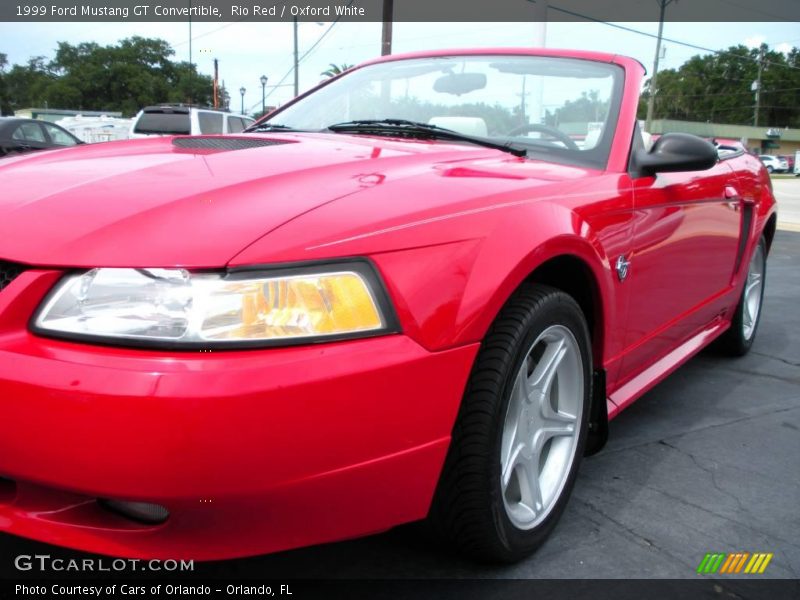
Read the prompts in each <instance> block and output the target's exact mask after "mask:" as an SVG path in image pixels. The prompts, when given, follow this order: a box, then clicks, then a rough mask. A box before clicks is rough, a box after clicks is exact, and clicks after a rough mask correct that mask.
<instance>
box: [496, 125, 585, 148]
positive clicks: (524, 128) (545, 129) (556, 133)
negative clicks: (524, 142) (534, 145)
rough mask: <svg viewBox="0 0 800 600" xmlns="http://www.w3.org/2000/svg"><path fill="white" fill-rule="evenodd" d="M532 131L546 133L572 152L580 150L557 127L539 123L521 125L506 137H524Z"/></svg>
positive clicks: (573, 141)
mask: <svg viewBox="0 0 800 600" xmlns="http://www.w3.org/2000/svg"><path fill="white" fill-rule="evenodd" d="M531 131H538V132H539V133H544V134H547V135H549V136H550V137H554V138H556V139H557V140H558V141H559V142H563V144H564V145H565V146H566V147H567V148H568V149H570V150H578V151H580V148H578V144H576V143H575V140H573V139H572V138H571V137H569V136H568V135H567V134H566V133H564V132H563V131H561V130H560V129H556V128H555V127H550V126H549V125H541V124H539V123H528V124H527V125H520V126H519V127H515V128H514V129H512V130H511V131H509V132H508V133H507V134H506V135H508V136H514V135H522V134H523V133H529V132H531Z"/></svg>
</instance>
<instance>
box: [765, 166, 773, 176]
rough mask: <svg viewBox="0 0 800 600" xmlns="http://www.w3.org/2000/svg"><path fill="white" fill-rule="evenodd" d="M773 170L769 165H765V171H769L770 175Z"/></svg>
mask: <svg viewBox="0 0 800 600" xmlns="http://www.w3.org/2000/svg"><path fill="white" fill-rule="evenodd" d="M773 170H774V169H773V168H772V167H771V166H767V173H769V174H770V175H772V171H773Z"/></svg>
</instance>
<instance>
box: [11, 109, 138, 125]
mask: <svg viewBox="0 0 800 600" xmlns="http://www.w3.org/2000/svg"><path fill="white" fill-rule="evenodd" d="M78 115H81V116H84V117H102V116H103V115H105V116H107V117H121V116H122V113H121V112H113V111H111V112H109V111H107V110H67V109H63V108H21V109H20V110H15V111H14V116H15V117H23V118H25V119H39V120H40V121H49V122H50V123H55V122H56V121H59V120H61V119H64V118H66V117H77V116H78Z"/></svg>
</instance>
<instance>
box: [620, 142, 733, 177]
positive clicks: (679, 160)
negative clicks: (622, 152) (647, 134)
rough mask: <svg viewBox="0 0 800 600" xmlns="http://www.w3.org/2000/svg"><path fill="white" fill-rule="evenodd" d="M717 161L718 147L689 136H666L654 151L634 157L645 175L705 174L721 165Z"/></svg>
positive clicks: (642, 152) (657, 143)
mask: <svg viewBox="0 0 800 600" xmlns="http://www.w3.org/2000/svg"><path fill="white" fill-rule="evenodd" d="M717 160H719V156H718V155H717V149H716V148H715V147H714V144H712V143H711V142H709V141H707V140H704V139H703V138H699V137H697V136H696V135H690V134H688V133H665V134H664V135H662V136H661V137H660V138H658V139H657V140H656V143H655V144H653V147H652V148H651V149H650V152H647V151H646V150H644V149H640V150H637V151H636V154H635V155H634V163H635V167H636V170H637V171H638V172H639V173H641V174H643V175H654V174H656V173H672V172H675V171H705V170H706V169H710V168H711V167H713V166H714V165H715V164H717Z"/></svg>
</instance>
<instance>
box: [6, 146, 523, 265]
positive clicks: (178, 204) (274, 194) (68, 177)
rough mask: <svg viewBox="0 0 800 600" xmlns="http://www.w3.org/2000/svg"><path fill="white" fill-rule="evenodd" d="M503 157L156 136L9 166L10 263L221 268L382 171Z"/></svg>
mask: <svg viewBox="0 0 800 600" xmlns="http://www.w3.org/2000/svg"><path fill="white" fill-rule="evenodd" d="M174 139H175V140H180V139H183V140H184V141H185V140H198V139H200V140H203V139H205V140H206V141H208V140H212V141H213V140H216V141H218V142H220V143H221V144H225V143H226V140H231V139H234V140H236V139H239V140H242V139H243V140H248V141H250V142H259V143H260V142H267V141H269V140H272V141H275V142H284V143H276V144H272V145H263V146H257V147H251V148H245V149H235V150H232V151H231V150H229V149H228V150H226V149H224V148H223V149H220V148H199V149H198V148H180V147H177V146H176V145H175V144H174V141H173V140H174ZM498 154H499V153H498V152H497V151H494V150H487V149H483V148H475V147H474V146H465V145H455V144H439V143H426V142H419V143H412V142H399V141H392V140H382V139H376V138H355V137H350V136H332V135H316V134H305V135H269V136H266V135H265V136H251V135H248V136H246V137H243V138H242V137H240V138H152V139H146V140H136V141H125V142H111V143H107V144H99V145H94V146H91V145H89V146H82V147H79V148H74V149H69V150H61V151H53V152H44V153H40V154H35V155H28V156H24V157H19V158H11V159H4V160H2V161H0V182H2V190H3V191H2V195H0V214H2V219H0V259H3V260H8V261H14V262H22V263H26V264H31V265H42V266H45V265H47V266H71V267H94V266H109V267H162V266H185V267H189V268H203V267H221V266H224V265H225V264H227V262H228V261H229V260H230V259H231V258H232V257H234V256H235V255H236V254H238V253H239V252H240V251H241V250H243V249H244V248H245V247H247V246H248V245H249V244H251V243H252V242H254V241H255V240H257V239H259V238H260V237H262V236H263V235H265V234H267V233H269V232H270V231H272V230H274V229H275V228H277V227H279V226H281V225H282V224H284V223H286V222H288V221H290V220H292V219H294V218H296V217H298V216H300V215H302V214H304V213H306V212H308V211H311V210H313V209H315V208H317V207H319V206H321V205H323V204H326V203H329V202H332V201H335V200H337V199H340V198H343V197H345V196H348V195H351V194H355V193H358V192H359V191H361V190H362V189H363V188H364V186H363V184H362V182H363V178H364V177H365V176H369V174H374V173H375V172H376V171H379V172H380V173H381V174H383V175H386V176H387V177H388V176H389V175H391V177H392V178H394V179H397V178H404V177H411V176H414V175H418V174H421V173H430V172H431V171H432V170H433V169H437V168H439V169H441V167H442V165H444V164H452V163H454V162H455V163H460V162H462V161H475V160H479V159H485V158H487V157H497V156H498ZM503 156H508V155H503ZM509 158H511V157H509ZM378 164H379V165H380V166H378Z"/></svg>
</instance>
